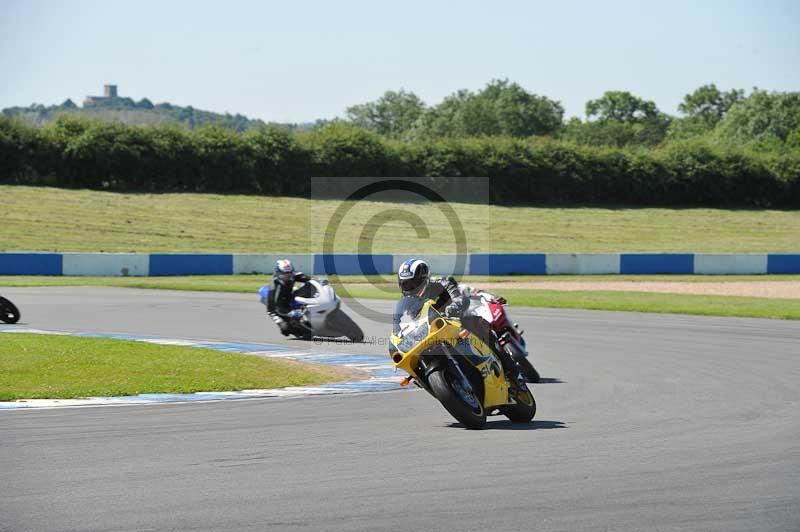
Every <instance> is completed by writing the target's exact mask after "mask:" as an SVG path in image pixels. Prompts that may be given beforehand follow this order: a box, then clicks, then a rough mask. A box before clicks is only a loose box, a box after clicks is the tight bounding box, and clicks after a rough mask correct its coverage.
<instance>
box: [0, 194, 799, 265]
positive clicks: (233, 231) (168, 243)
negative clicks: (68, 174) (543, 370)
mask: <svg viewBox="0 0 800 532" xmlns="http://www.w3.org/2000/svg"><path fill="white" fill-rule="evenodd" d="M0 198H1V199H2V203H3V206H4V207H5V209H4V219H3V223H2V224H0V250H39V251H89V252H96V251H106V252H158V251H163V252H233V253H266V252H310V251H312V250H319V249H320V244H321V242H322V238H323V235H324V226H325V220H327V219H328V218H329V217H330V215H331V214H332V213H333V211H334V210H335V209H336V207H337V206H339V205H340V202H338V201H312V200H307V199H300V198H274V197H265V196H243V195H218V194H119V193H112V192H96V191H87V190H64V189H55V188H39V187H23V186H9V185H3V186H0ZM454 208H455V211H456V212H457V214H458V217H459V219H460V221H461V223H462V224H463V226H464V228H465V231H466V236H467V246H468V250H469V251H471V252H474V251H545V252H547V251H549V252H616V251H695V252H748V251H752V252H761V251H777V252H779V251H797V250H799V249H800V211H777V210H735V209H699V208H698V209H651V208H625V207H607V208H601V207H565V208H551V207H497V206H492V207H485V206H479V205H454ZM391 209H400V210H403V211H407V212H412V213H415V214H417V215H418V216H419V217H420V218H422V219H423V220H425V222H426V223H427V224H428V229H429V234H428V236H427V237H424V238H417V236H416V232H415V231H414V230H412V228H411V227H410V226H409V224H408V218H407V217H406V218H405V219H404V221H389V222H387V223H385V225H381V223H382V222H384V221H385V217H383V218H382V214H384V215H385V214H386V213H387V211H389V210H391ZM365 229H366V231H365ZM372 230H374V233H375V238H374V247H373V248H372V249H371V251H373V252H376V253H418V254H424V253H452V252H454V251H455V248H454V246H453V244H452V234H451V232H450V228H449V223H448V221H447V220H446V219H445V218H444V217H443V215H442V214H441V213H440V212H439V209H438V208H437V207H436V206H435V205H430V204H417V205H408V204H392V203H377V202H361V203H359V205H358V208H355V209H353V210H352V211H350V214H349V215H348V216H347V217H346V218H345V219H344V220H343V222H342V225H341V228H340V231H339V232H338V233H337V235H336V246H335V251H338V252H355V251H358V249H359V245H364V244H365V243H367V241H368V240H369V239H368V238H367V237H366V236H365V233H369V232H370V231H372Z"/></svg>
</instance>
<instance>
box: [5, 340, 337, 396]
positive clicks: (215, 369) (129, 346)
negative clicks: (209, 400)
mask: <svg viewBox="0 0 800 532" xmlns="http://www.w3.org/2000/svg"><path fill="white" fill-rule="evenodd" d="M344 378H346V375H345V373H344V372H343V371H342V370H340V369H339V368H329V367H324V366H319V367H318V366H312V365H309V364H302V363H299V362H290V361H284V360H271V359H264V358H259V357H255V356H247V355H239V354H234V353H222V352H219V351H214V350H211V349H202V348H194V347H183V346H162V345H153V344H147V343H142V342H131V341H123V340H109V339H101V338H81V337H74V336H51V335H39V334H25V333H14V334H3V335H2V337H0V401H12V400H16V399H69V398H78V397H92V396H121V395H136V394H139V393H193V392H201V391H231V390H245V389H260V388H283V387H286V386H305V385H314V384H321V383H325V382H333V381H341V380H343V379H344Z"/></svg>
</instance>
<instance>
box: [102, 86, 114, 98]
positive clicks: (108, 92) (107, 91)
mask: <svg viewBox="0 0 800 532" xmlns="http://www.w3.org/2000/svg"><path fill="white" fill-rule="evenodd" d="M103 96H105V97H106V98H116V97H117V86H116V85H103Z"/></svg>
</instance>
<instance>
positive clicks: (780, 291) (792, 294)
mask: <svg viewBox="0 0 800 532" xmlns="http://www.w3.org/2000/svg"><path fill="white" fill-rule="evenodd" d="M470 285H471V286H474V287H475V288H482V289H484V290H488V291H496V292H498V293H502V291H503V290H510V289H533V290H565V291H586V290H611V291H624V292H661V293H666V294H699V295H713V296H744V297H767V298H780V299H800V281H730V282H714V283H703V282H691V283H688V282H680V281H563V282H559V281H541V282H540V281H519V282H516V281H514V282H504V283H491V282H490V283H470Z"/></svg>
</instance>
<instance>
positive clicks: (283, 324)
mask: <svg viewBox="0 0 800 532" xmlns="http://www.w3.org/2000/svg"><path fill="white" fill-rule="evenodd" d="M269 317H270V318H272V321H274V322H275V325H277V326H278V327H279V328H280V330H281V334H282V335H284V336H289V323H288V322H287V321H286V320H285V319H283V318H282V317H280V316H278V315H277V314H270V315H269Z"/></svg>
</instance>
